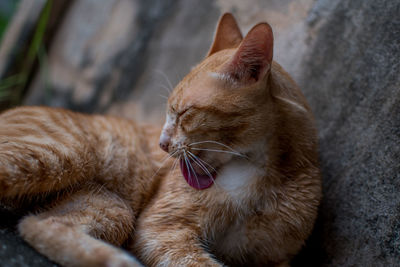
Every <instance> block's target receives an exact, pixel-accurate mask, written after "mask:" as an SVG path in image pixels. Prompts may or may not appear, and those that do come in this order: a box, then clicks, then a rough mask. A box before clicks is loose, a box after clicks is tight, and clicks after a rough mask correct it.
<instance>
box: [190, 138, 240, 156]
mask: <svg viewBox="0 0 400 267" xmlns="http://www.w3.org/2000/svg"><path fill="white" fill-rule="evenodd" d="M200 144H216V145H220V146H223V147H225V148H227V149H229V150H230V151H232V152H235V153H238V154H241V153H240V152H238V151H236V150H235V149H233V148H232V147H230V146H228V145H225V144H223V143H221V142H217V141H214V140H205V141H199V142H194V143H191V144H189V145H188V146H189V147H190V146H192V145H200Z"/></svg>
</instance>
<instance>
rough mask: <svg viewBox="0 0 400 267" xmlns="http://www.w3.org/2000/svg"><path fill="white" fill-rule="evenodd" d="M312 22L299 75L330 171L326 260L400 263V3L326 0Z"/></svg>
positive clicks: (323, 229)
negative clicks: (315, 121)
mask: <svg viewBox="0 0 400 267" xmlns="http://www.w3.org/2000/svg"><path fill="white" fill-rule="evenodd" d="M308 24H309V32H310V35H309V38H310V39H309V44H308V45H309V48H308V49H307V53H306V54H305V55H304V59H303V61H302V63H301V66H302V70H303V72H302V74H301V75H300V78H301V79H300V80H299V83H300V85H301V88H302V89H303V91H304V92H305V95H306V97H307V99H308V100H309V102H310V104H311V106H312V108H313V110H314V112H315V115H316V119H317V122H318V128H319V136H320V157H321V166H322V174H323V179H324V181H323V195H324V197H323V201H322V205H321V208H320V218H319V225H318V227H317V231H316V233H315V235H314V239H311V240H310V243H311V244H310V246H311V247H313V248H315V247H322V249H321V250H319V254H321V255H322V257H320V262H319V263H320V264H321V263H323V264H324V265H329V266H399V265H400V262H399V259H400V161H399V160H400V75H399V73H400V61H399V59H400V39H399V36H400V2H399V1H392V0H384V1H371V0H336V1H327V0H319V1H317V2H316V3H315V5H314V7H313V9H312V11H311V12H310V15H309V17H308ZM318 235H320V236H318ZM318 243H319V244H318ZM304 253H305V254H306V255H307V256H308V257H309V258H310V257H319V256H318V255H317V256H315V255H316V254H318V253H315V251H308V252H307V250H306V251H305V252H304ZM304 258H306V257H303V259H304ZM302 265H303V266H304V264H302ZM307 266H310V265H307Z"/></svg>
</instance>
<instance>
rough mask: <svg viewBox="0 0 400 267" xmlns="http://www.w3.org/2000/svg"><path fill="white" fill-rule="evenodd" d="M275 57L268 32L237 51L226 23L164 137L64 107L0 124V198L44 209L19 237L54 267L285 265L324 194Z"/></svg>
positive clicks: (300, 105) (300, 110)
mask: <svg viewBox="0 0 400 267" xmlns="http://www.w3.org/2000/svg"><path fill="white" fill-rule="evenodd" d="M258 36H260V37H258ZM239 44H240V46H239V48H236V47H238V45H239ZM271 46H272V32H271V31H270V28H269V26H267V25H266V24H259V25H257V26H256V27H254V28H253V29H252V30H251V31H250V33H249V34H248V35H247V36H246V38H245V39H244V40H243V41H242V37H241V34H240V32H239V31H238V29H237V26H236V23H235V22H234V19H233V17H232V16H231V15H229V14H227V15H224V16H223V17H222V19H221V21H220V23H219V27H218V30H217V34H216V37H215V41H214V44H213V46H212V48H211V49H210V52H209V55H208V57H207V58H206V59H205V60H204V61H203V62H202V63H201V64H199V65H198V66H197V67H196V68H195V69H194V70H193V71H192V72H191V73H190V74H189V75H188V76H187V77H185V79H184V80H183V81H182V82H181V83H180V84H179V85H178V86H177V87H176V88H175V90H174V92H173V93H172V94H171V96H170V98H169V109H168V111H167V120H166V124H165V125H164V128H163V130H162V131H161V129H156V128H152V127H150V126H141V127H140V126H138V125H136V124H135V123H134V122H132V121H128V120H123V119H118V118H114V117H103V116H89V115H82V114H77V113H73V112H70V111H65V110H61V109H50V108H37V107H23V108H17V109H13V110H10V111H7V112H5V113H3V114H1V115H0V125H1V126H2V127H1V129H0V199H3V201H4V202H7V201H8V202H14V203H17V204H19V203H21V204H23V203H24V201H26V200H28V201H29V199H30V198H29V197H36V196H42V197H43V198H44V202H45V203H47V202H48V204H47V205H45V206H44V207H43V208H44V211H41V212H40V213H38V214H37V215H30V216H28V217H25V218H24V219H23V220H22V221H21V223H20V225H19V230H20V233H21V234H22V236H23V237H24V238H25V239H26V240H27V241H28V242H29V243H30V244H31V245H32V246H33V247H35V248H36V249H37V250H38V251H40V252H41V253H43V254H45V255H47V256H48V257H49V258H51V259H53V260H55V261H56V262H59V263H61V264H63V265H75V266H77V265H80V266H89V265H93V266H99V265H106V266H129V265H133V264H135V259H134V258H133V257H130V256H128V254H126V253H124V252H122V250H118V249H117V248H115V247H113V246H110V245H108V244H106V243H105V242H102V241H100V240H98V239H103V240H105V241H107V242H109V243H112V244H114V245H116V246H122V245H123V246H124V247H126V248H127V249H128V251H131V252H132V253H133V254H134V255H136V256H137V257H138V258H139V259H140V260H141V261H142V262H143V263H144V264H146V265H150V266H157V265H158V266H202V265H203V266H221V264H227V265H229V266H264V265H279V264H286V263H287V262H288V261H289V260H290V258H291V257H292V256H293V255H295V254H296V253H297V252H298V251H299V249H300V248H301V246H302V244H303V243H304V240H305V239H306V238H307V236H308V235H309V233H310V232H311V229H312V227H313V223H314V220H315V217H316V214H317V207H318V204H319V200H320V194H321V193H320V190H321V189H320V175H319V169H318V161H317V141H316V131H315V129H314V125H313V118H312V114H311V112H310V109H309V107H308V105H307V103H306V101H305V99H304V97H303V96H302V94H301V92H300V90H299V89H298V88H297V86H296V84H295V83H294V82H293V81H292V80H291V78H290V77H289V75H288V74H287V73H286V72H285V71H284V70H283V69H282V68H281V67H280V66H279V65H278V64H276V63H272V47H271ZM260 49H262V50H260ZM253 52H254V53H253ZM232 58H233V60H232ZM244 59H246V60H244ZM246 68H248V69H249V70H247V69H246ZM211 96H212V97H211ZM4 125H6V126H7V127H4ZM160 133H161V138H160V146H161V147H162V149H163V150H165V151H167V152H169V153H170V154H171V155H172V156H173V157H176V158H177V159H176V160H175V161H174V160H173V158H167V159H165V155H166V154H165V152H163V151H162V150H161V149H160V148H159V147H158V139H159V136H160ZM178 158H179V164H180V169H181V170H179V168H174V166H175V165H176V163H177V160H178ZM46 196H47V198H48V199H49V200H48V201H47V202H46V199H47V198H46ZM16 200H19V201H17V202H15V201H16ZM93 237H95V238H97V239H95V238H93Z"/></svg>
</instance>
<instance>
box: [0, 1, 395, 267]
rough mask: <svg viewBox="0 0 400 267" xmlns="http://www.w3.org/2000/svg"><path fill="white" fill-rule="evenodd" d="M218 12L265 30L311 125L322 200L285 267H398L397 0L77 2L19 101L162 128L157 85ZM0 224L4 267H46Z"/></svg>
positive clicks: (197, 48)
mask: <svg viewBox="0 0 400 267" xmlns="http://www.w3.org/2000/svg"><path fill="white" fill-rule="evenodd" d="M226 11H230V12H233V13H234V14H235V16H236V17H237V18H238V21H239V24H240V26H241V27H242V29H243V32H246V31H247V30H249V28H250V27H251V26H253V25H254V24H255V23H257V22H259V21H263V20H267V21H268V22H270V24H271V25H272V26H273V29H274V32H275V40H276V42H275V48H274V49H275V59H276V60H277V61H278V62H280V63H281V64H282V65H283V66H284V68H286V69H287V70H288V71H289V72H290V73H291V74H292V75H293V76H294V78H295V80H297V81H298V82H299V84H300V86H301V88H302V89H303V91H304V93H305V95H306V97H307V98H308V100H309V102H310V104H311V106H312V108H313V110H314V112H315V116H316V119H317V123H318V128H319V133H320V158H321V167H322V173H323V179H324V182H323V192H324V198H323V201H322V205H321V207H320V216H319V218H318V221H317V224H316V228H315V230H314V232H313V235H312V236H311V238H310V240H308V241H307V245H306V247H305V248H304V249H303V251H302V252H301V253H300V255H299V256H297V257H296V258H295V260H294V262H293V265H294V266H363V265H365V266H400V264H399V261H400V260H399V259H400V177H399V176H400V78H399V77H400V75H399V73H400V66H399V65H400V63H399V62H400V60H399V59H400V2H399V1H398V0H381V1H372V0H317V1H314V0H249V1H241V0H229V1H228V0H218V1H212V0H205V1H196V0H180V1H173V0H168V1H164V0H132V1H130V0H96V1H95V0H76V1H75V2H74V4H73V5H72V7H71V9H70V10H69V12H68V15H67V16H66V18H65V21H64V22H63V24H62V26H61V28H60V30H59V32H58V33H57V36H56V37H55V39H54V43H53V45H52V47H51V51H50V54H49V61H48V68H46V69H45V70H43V71H41V72H40V73H39V74H38V76H37V77H36V79H35V82H34V84H33V86H32V90H31V93H30V95H29V97H28V98H27V100H26V103H28V104H49V105H53V106H66V107H69V108H72V109H75V110H81V111H87V112H107V113H113V114H117V115H121V116H125V117H131V118H136V119H139V120H141V121H151V122H154V123H161V122H162V120H163V110H164V108H165V107H164V106H163V104H162V103H163V102H164V101H165V100H164V99H163V98H162V97H160V96H159V95H160V94H162V95H165V94H167V92H166V90H165V89H163V87H170V85H169V83H171V85H172V86H173V85H174V84H176V83H177V82H178V81H179V80H180V79H181V78H182V77H183V76H184V75H185V74H186V73H187V72H188V71H189V70H190V67H191V66H193V65H194V64H196V63H197V62H198V61H199V60H201V58H202V57H203V56H204V55H205V53H206V51H207V49H208V47H209V45H210V42H211V39H212V32H213V31H214V27H215V23H216V22H217V20H218V17H219V15H220V13H221V12H226ZM95 15H96V16H95ZM164 76H167V77H168V79H169V80H170V81H169V82H168V81H167V79H166V78H165V77H164ZM43 88H46V90H44V89H43ZM0 218H1V219H0V266H51V265H52V263H50V262H48V261H46V260H45V258H43V257H42V256H40V255H38V254H36V253H35V252H34V251H33V250H32V249H31V248H30V247H29V246H28V245H26V244H25V243H24V242H23V241H22V240H21V239H20V238H19V237H18V236H16V234H15V230H14V227H15V223H16V221H17V218H18V214H15V213H10V212H9V211H1V210H0Z"/></svg>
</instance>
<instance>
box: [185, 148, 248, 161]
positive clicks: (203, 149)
mask: <svg viewBox="0 0 400 267" xmlns="http://www.w3.org/2000/svg"><path fill="white" fill-rule="evenodd" d="M190 149H191V150H199V151H209V152H219V153H227V154H232V155H235V156H238V157H242V158H246V159H248V157H246V156H245V155H243V154H240V153H237V152H232V151H227V150H219V149H210V148H197V147H192V148H190Z"/></svg>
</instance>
